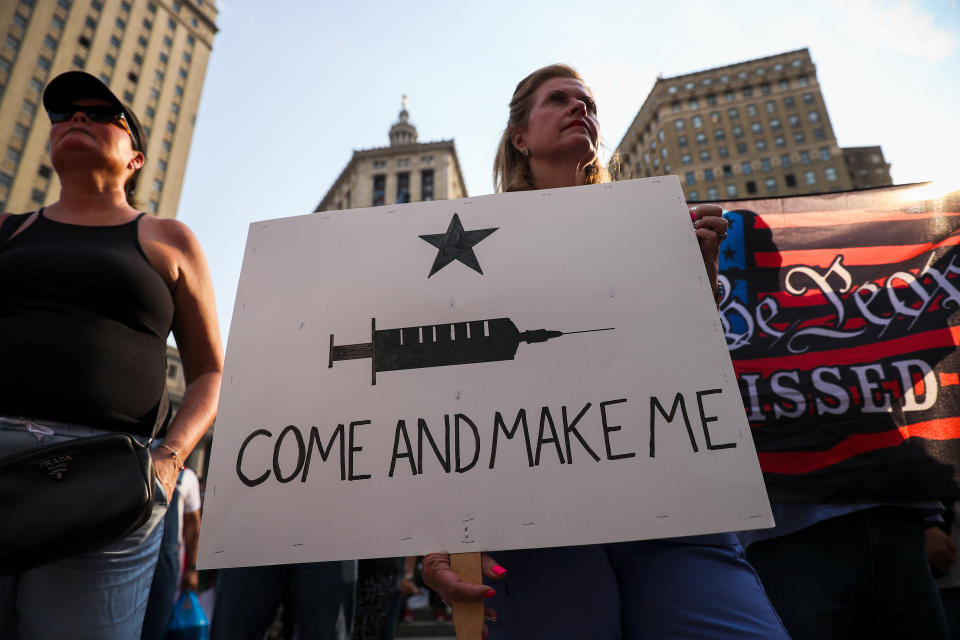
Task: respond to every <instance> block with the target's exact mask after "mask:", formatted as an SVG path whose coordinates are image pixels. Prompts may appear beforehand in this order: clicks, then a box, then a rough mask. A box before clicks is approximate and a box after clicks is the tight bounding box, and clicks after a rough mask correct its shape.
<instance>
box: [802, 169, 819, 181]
mask: <svg viewBox="0 0 960 640" xmlns="http://www.w3.org/2000/svg"><path fill="white" fill-rule="evenodd" d="M803 177H804V179H805V180H806V181H807V184H817V172H816V171H814V170H813V169H811V170H810V171H807V172H806V173H804V174H803Z"/></svg>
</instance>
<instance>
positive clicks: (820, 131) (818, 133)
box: [813, 127, 827, 140]
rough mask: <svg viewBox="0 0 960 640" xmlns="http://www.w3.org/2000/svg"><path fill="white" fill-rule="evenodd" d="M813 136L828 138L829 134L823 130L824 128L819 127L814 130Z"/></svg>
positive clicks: (821, 138)
mask: <svg viewBox="0 0 960 640" xmlns="http://www.w3.org/2000/svg"><path fill="white" fill-rule="evenodd" d="M813 138H814V139H815V140H826V139H827V134H826V133H824V132H823V129H821V128H819V127H818V128H816V129H814V130H813Z"/></svg>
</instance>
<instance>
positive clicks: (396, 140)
mask: <svg viewBox="0 0 960 640" xmlns="http://www.w3.org/2000/svg"><path fill="white" fill-rule="evenodd" d="M416 141H417V128H416V127H414V126H413V125H412V124H411V123H410V114H409V113H407V95H406V94H404V95H403V99H402V101H401V108H400V116H399V118H398V119H397V121H396V122H394V123H393V126H392V127H390V146H391V147H395V146H397V145H401V144H413V143H415V142H416Z"/></svg>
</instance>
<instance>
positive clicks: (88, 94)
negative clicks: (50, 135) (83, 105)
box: [43, 71, 147, 153]
mask: <svg viewBox="0 0 960 640" xmlns="http://www.w3.org/2000/svg"><path fill="white" fill-rule="evenodd" d="M84 98H96V99H98V100H103V101H104V102H107V103H109V104H110V105H112V106H114V107H116V108H117V110H118V111H120V112H121V113H122V114H123V117H124V119H126V121H127V124H128V125H129V126H130V130H131V131H132V132H133V148H134V149H135V150H137V151H140V152H141V153H143V152H145V142H146V139H147V136H146V133H145V132H144V130H143V126H142V125H141V124H140V120H139V119H138V118H137V116H136V114H134V113H133V109H131V108H130V107H128V106H127V105H125V104H123V103H122V102H120V99H119V98H118V97H117V96H115V95H113V92H112V91H110V89H109V88H108V87H107V85H105V84H103V83H102V82H100V80H99V79H98V78H97V77H96V76H92V75H90V74H89V73H86V72H84V71H67V72H66V73H61V74H60V75H58V76H57V77H56V78H54V79H53V80H51V81H50V82H49V83H47V86H46V88H45V89H44V90H43V108H44V109H45V110H46V111H48V112H49V111H54V112H56V111H68V110H69V109H70V108H72V106H73V104H74V103H75V102H76V101H77V100H82V99H84Z"/></svg>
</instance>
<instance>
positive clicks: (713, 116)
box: [710, 111, 720, 124]
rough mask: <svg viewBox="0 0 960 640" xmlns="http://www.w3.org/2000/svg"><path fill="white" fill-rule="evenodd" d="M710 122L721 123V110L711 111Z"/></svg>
mask: <svg viewBox="0 0 960 640" xmlns="http://www.w3.org/2000/svg"><path fill="white" fill-rule="evenodd" d="M710 122H712V123H713V124H720V112H719V111H711V112H710Z"/></svg>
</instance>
